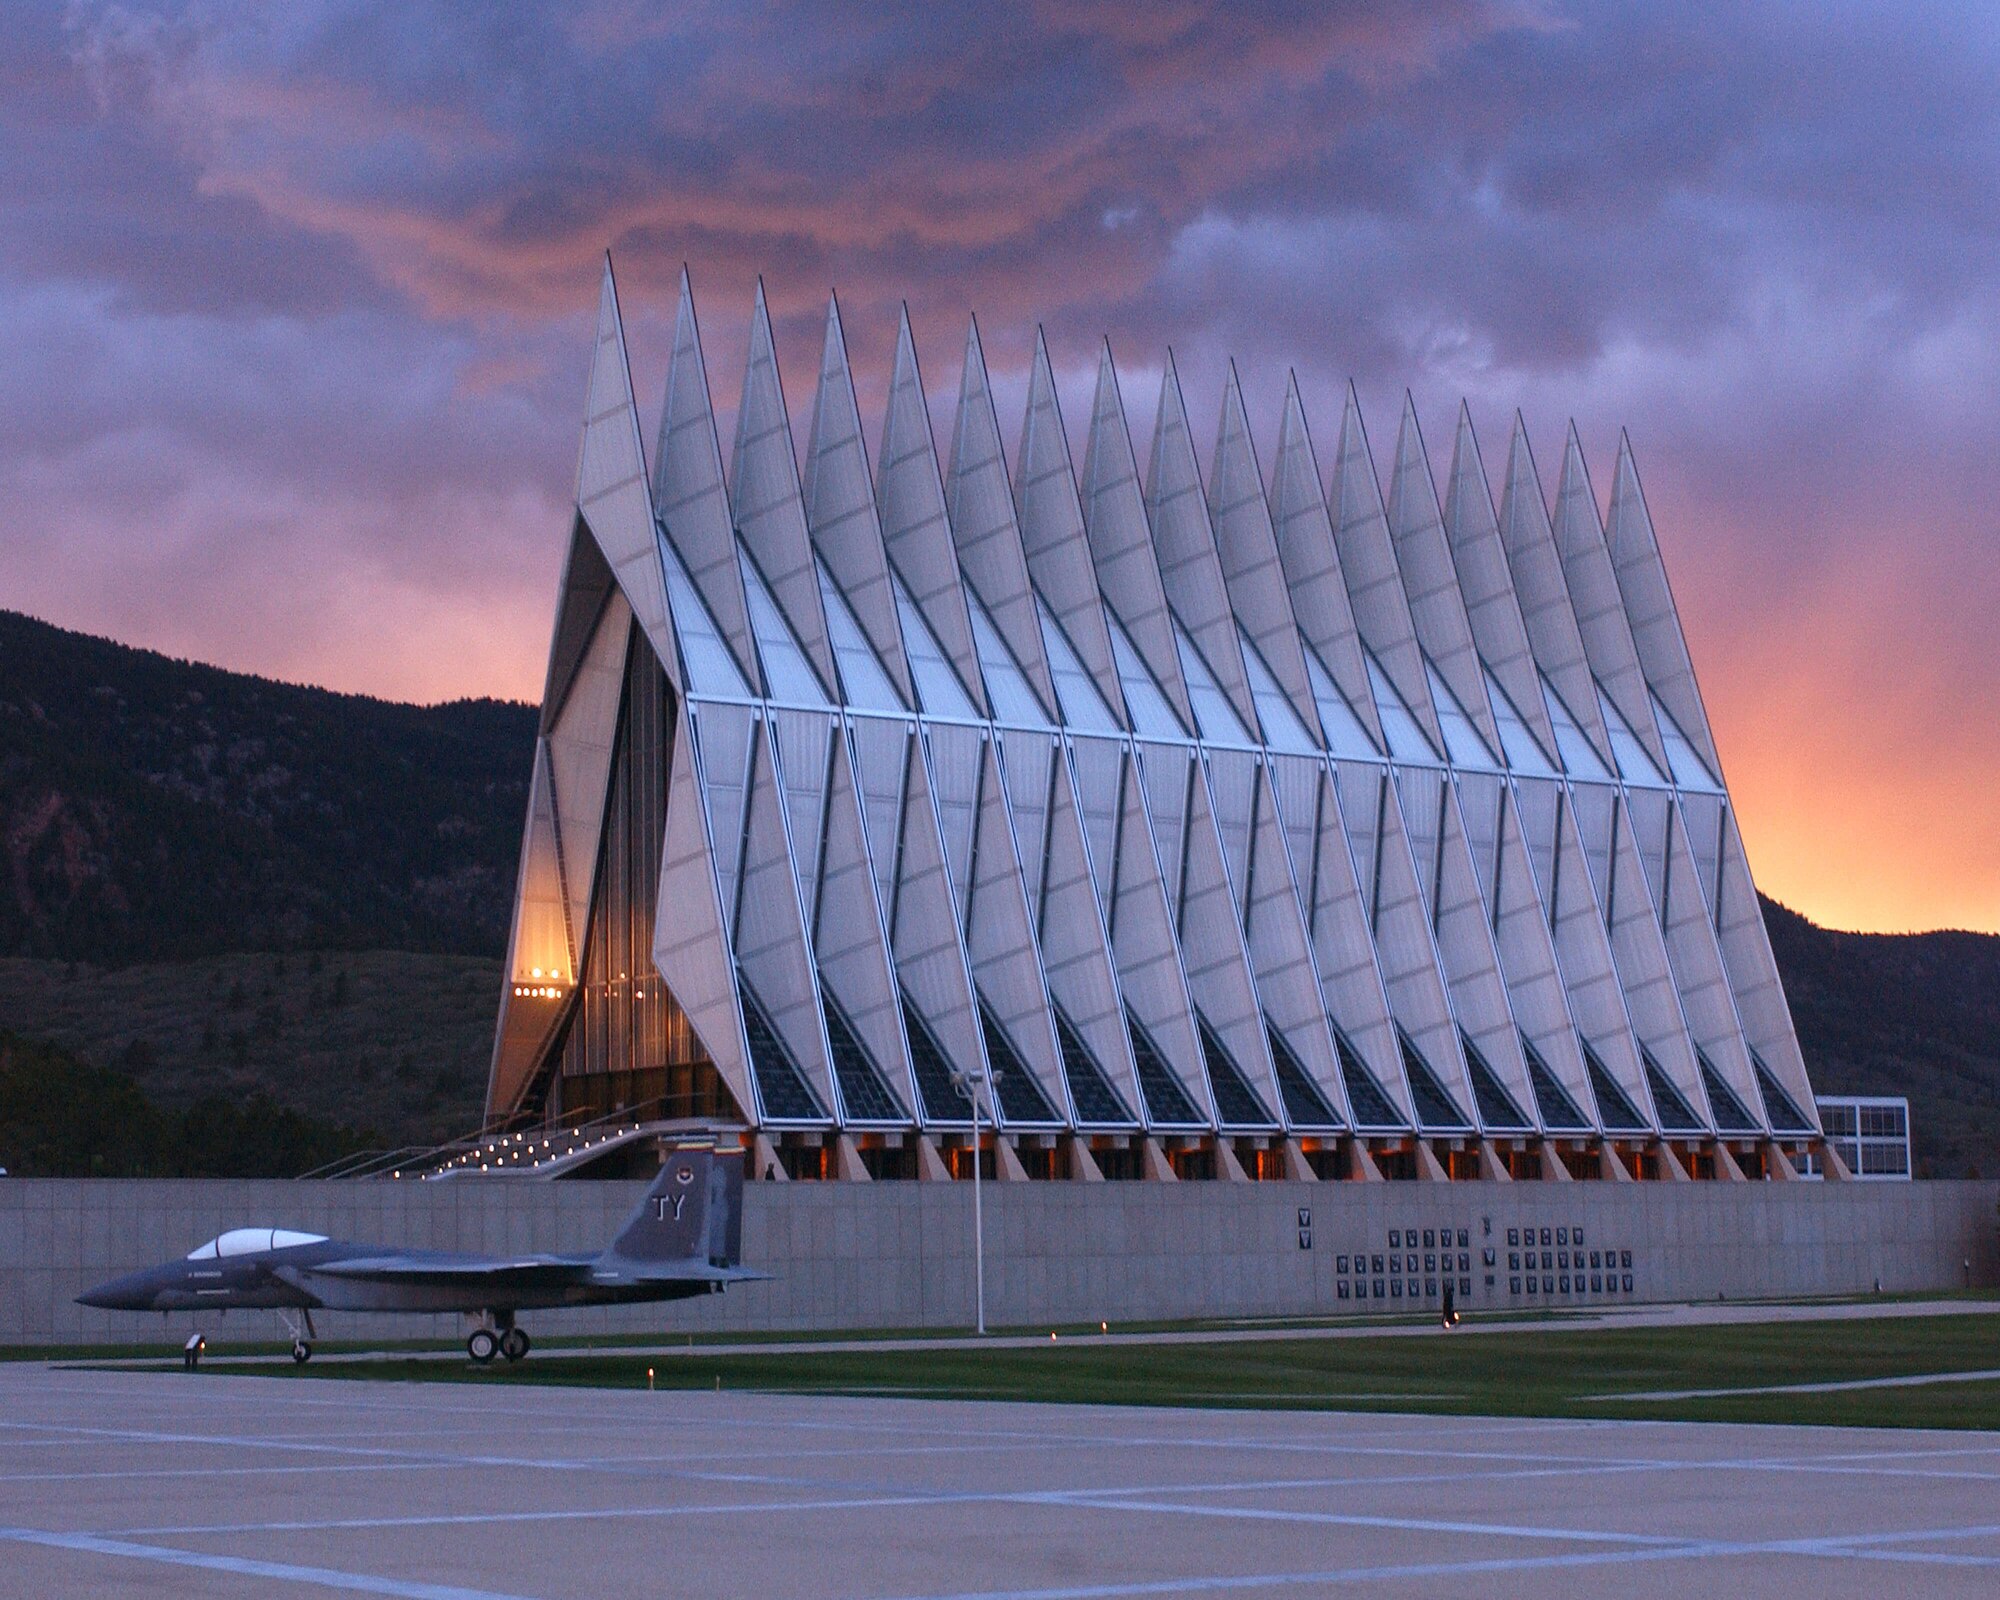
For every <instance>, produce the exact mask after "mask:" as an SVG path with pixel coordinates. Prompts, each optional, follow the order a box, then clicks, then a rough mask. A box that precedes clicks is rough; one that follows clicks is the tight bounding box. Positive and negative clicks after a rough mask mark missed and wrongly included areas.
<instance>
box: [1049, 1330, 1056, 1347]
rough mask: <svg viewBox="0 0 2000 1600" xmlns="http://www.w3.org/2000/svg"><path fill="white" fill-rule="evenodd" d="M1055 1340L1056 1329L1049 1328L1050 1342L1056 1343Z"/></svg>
mask: <svg viewBox="0 0 2000 1600" xmlns="http://www.w3.org/2000/svg"><path fill="white" fill-rule="evenodd" d="M1055 1342H1056V1330H1055V1329H1053V1328H1051V1329H1049V1343H1050V1344H1054V1343H1055Z"/></svg>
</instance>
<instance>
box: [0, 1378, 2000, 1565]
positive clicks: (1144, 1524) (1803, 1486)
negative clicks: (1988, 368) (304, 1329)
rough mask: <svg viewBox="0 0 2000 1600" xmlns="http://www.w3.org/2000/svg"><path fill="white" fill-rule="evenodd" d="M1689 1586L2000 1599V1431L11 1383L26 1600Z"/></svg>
mask: <svg viewBox="0 0 2000 1600" xmlns="http://www.w3.org/2000/svg"><path fill="white" fill-rule="evenodd" d="M1696 1569H1699V1570H1696ZM1696 1585H1699V1586H1700V1588H1701V1590H1702V1591H1704V1592H1712V1593H1719V1594H1780V1593H1811V1594H1814V1595H1816V1596H1828V1595H1848V1594H1852V1595H1868V1596H1882V1595H1898V1594H1910V1595H1917V1594H1922V1595H1926V1596H1932V1595H1979V1596H1989V1595H1992V1594H1993V1593H1995V1592H2000V1435H1994V1434H1966V1433H1957V1434H1944V1433H1933V1434H1920V1433H1890V1432H1864V1431H1845V1430H1836V1429H1808V1428H1748V1427H1730V1426H1720V1425H1694V1424H1681V1423H1628V1422H1555V1421H1551V1422H1537V1421H1508V1420H1496V1421H1487V1420H1480V1419H1467V1418H1431V1417H1393V1416H1378V1415H1349V1416H1338V1415H1326V1414H1303V1413H1268V1412H1267V1413H1258V1412H1242V1411H1170V1410H1127V1409H1114V1408H1102V1409H1100V1408H1077V1407H1056V1406H1027V1405H987V1404H970V1403H957V1402H942V1401H913V1400H904V1399H895V1398H888V1397H884V1398H882V1399H853V1398H802V1397H793V1396H778V1395H737V1394H720V1395H717V1394H702V1393H693V1394H687V1393H661V1394H657V1395H654V1394H646V1393H630V1394H625V1393H613V1392H609V1391H604V1390H564V1389H555V1388H549V1389H531V1388H524V1387H516V1386H507V1387H500V1386H495V1387H492V1388H485V1389H481V1388H472V1387H465V1388H461V1387H456V1386H447V1385H438V1386H431V1385H412V1386H389V1385H383V1384H374V1383H359V1382H357V1383H343V1382H336V1381H300V1380H287V1379H275V1378H273V1379H265V1378H242V1377H220V1376H206V1375H203V1376H195V1377H188V1376H185V1375H183V1374H180V1373H172V1374H162V1373H136V1372H109V1373H98V1372H66V1371H59V1370H52V1369H49V1368H45V1367H42V1366H39V1365H30V1364H26V1363H22V1364H12V1365H7V1366H0V1596H7V1597H12V1596H17V1595H18V1596H30V1595H32V1596H37V1597H40V1596H47V1595H72V1594H93V1595H122V1594H132V1595H142V1594H143V1595H204V1596H207V1595H214V1596H223V1597H227V1596H234V1595H252V1594H297V1595H311V1594H313V1593H315V1592H321V1593H324V1592H328V1591H345V1592H349V1593H362V1594H377V1595H399V1596H411V1597H426V1600H489V1597H493V1596H522V1597H526V1596H535V1597H555V1596H600V1595H601V1596H616V1597H620V1600H625V1597H633V1596H654V1595H675V1596H683V1595H700V1594H703V1593H710V1592H712V1593H714V1594H717V1595H719V1596H729V1597H732V1600H734V1597H740V1596H756V1597H759V1600H761V1597H764V1596H770V1597H790V1596H829V1597H845V1596H857V1597H858V1596H897V1597H903V1596H908V1597H917V1596H923V1597H932V1596H978V1597H981V1600H1029V1597H1037V1600H1056V1597H1069V1596H1073V1597H1077V1600H1084V1597H1090V1600H1099V1597H1103V1600H1110V1597H1116V1596H1126V1595H1132V1596H1140V1595H1178V1594H1194V1593H1202V1592H1216V1591H1225V1592H1228V1593H1231V1594H1243V1595H1259V1594H1271V1595H1299V1594H1303V1593H1313V1592H1318V1591H1335V1590H1338V1591H1340V1592H1354V1593H1359V1594H1368V1595H1376V1594H1380V1595H1411V1596H1416V1595H1436V1594H1440V1593H1446V1592H1457V1593H1463V1594H1477V1595H1482V1596H1489V1595H1490V1596H1514V1595H1519V1596H1524V1597H1525V1596H1534V1597H1536V1600H1547V1597H1548V1596H1550V1595H1552V1594H1568V1593H1585V1592H1594V1593H1612V1592H1615V1593H1618V1594H1620V1595H1627V1596H1632V1595H1637V1596H1645V1595H1661V1596H1666V1595H1681V1594H1684V1593H1686V1592H1688V1591H1689V1590H1690V1589H1691V1588H1693V1587H1694V1586H1696Z"/></svg>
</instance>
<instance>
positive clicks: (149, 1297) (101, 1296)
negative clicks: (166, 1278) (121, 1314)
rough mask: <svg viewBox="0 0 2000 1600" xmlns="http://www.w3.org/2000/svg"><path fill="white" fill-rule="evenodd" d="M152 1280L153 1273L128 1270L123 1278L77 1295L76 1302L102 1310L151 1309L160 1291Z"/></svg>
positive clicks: (114, 1279) (101, 1284)
mask: <svg viewBox="0 0 2000 1600" xmlns="http://www.w3.org/2000/svg"><path fill="white" fill-rule="evenodd" d="M151 1280H152V1274H151V1273H146V1272H128V1273H127V1274H126V1275H125V1276H124V1277H122V1278H113V1279H111V1281H110V1282H108V1283H100V1284H99V1285H98V1286H97V1287H96V1288H95V1289H87V1290H85V1291H84V1292H83V1293H82V1294H80V1295H78V1296H77V1297H76V1303H77V1304H78V1305H80V1306H95V1307H97V1308H98V1309H99V1310H100V1311H150V1310H152V1309H153V1297H154V1296H155V1294H157V1293H158V1286H157V1285H156V1284H154V1283H153V1282H152V1281H151Z"/></svg>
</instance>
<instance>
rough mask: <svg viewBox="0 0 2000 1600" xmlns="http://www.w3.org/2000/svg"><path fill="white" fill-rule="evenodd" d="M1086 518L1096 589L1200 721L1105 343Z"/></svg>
mask: <svg viewBox="0 0 2000 1600" xmlns="http://www.w3.org/2000/svg"><path fill="white" fill-rule="evenodd" d="M1083 517H1084V526H1085V528H1086V530H1087V531H1088V533H1089V537H1090V557H1091V560H1092V561H1093V562H1094V563H1095V565H1096V567H1097V586H1098V588H1099V589H1100V590H1101V591H1102V592H1103V595H1104V598H1105V600H1106V602H1107V603H1108V604H1109V605H1110V607H1111V609H1112V610H1113V611H1114V612H1115V613H1116V614H1117V617H1118V620H1119V621H1120V622H1121V623H1122V624H1123V625H1124V627H1125V632H1126V636H1127V637H1128V638H1129V639H1130V640H1131V642H1132V645H1133V648H1134V649H1135V650H1137V651H1138V653H1139V657H1140V659H1141V660H1142V661H1143V662H1144V663H1145V665H1146V668H1147V671H1148V672H1149V673H1150V674H1151V676H1152V679H1153V681H1154V684H1155V686H1157V687H1158V688H1159V689H1160V691H1161V692H1162V693H1164V694H1165V695H1166V697H1167V701H1168V704H1169V705H1171V706H1172V708H1173V711H1174V714H1175V715H1176V716H1177V717H1178V718H1179V719H1180V722H1181V724H1182V726H1183V727H1187V728H1192V727H1193V726H1194V708H1193V707H1192V706H1191V705H1190V704H1189V703H1188V693H1187V685H1186V684H1185V683H1184V682H1183V681H1182V679H1181V659H1180V650H1179V648H1178V646H1176V644H1175V643H1174V629H1173V621H1172V618H1171V617H1170V615H1169V614H1168V611H1167V594H1166V590H1165V589H1164V588H1163V587H1162V586H1161V583H1160V568H1159V563H1158V562H1157V561H1156V560H1155V559H1154V555H1153V529H1152V524H1151V522H1150V521H1149V520H1148V517H1147V512H1146V502H1145V499H1144V497H1143V496H1142V495H1141V493H1140V490H1139V468H1138V463H1137V461H1136V460H1135V458H1134V457H1133V454H1132V433H1131V430H1130V428H1129V427H1127V425H1126V422H1125V402H1124V400H1123V399H1122V398H1121V397H1120V395H1119V393H1118V372H1117V369H1116V368H1115V367H1114V366H1113V365H1112V363H1111V345H1110V343H1109V341H1106V343H1105V345H1104V348H1103V351H1102V353H1101V354H1100V355H1099V357H1098V362H1097V392H1096V395H1095V397H1094V398H1093V400H1092V402H1091V408H1090V439H1089V442H1088V443H1087V444H1086V445H1085V447H1084V452H1083Z"/></svg>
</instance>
